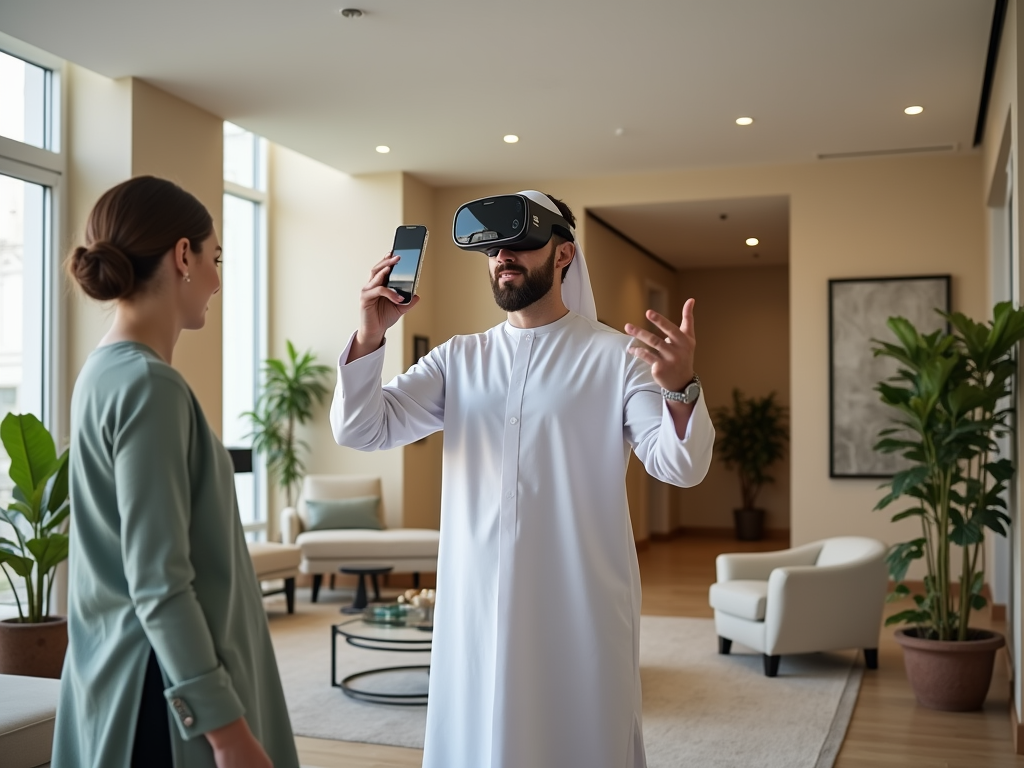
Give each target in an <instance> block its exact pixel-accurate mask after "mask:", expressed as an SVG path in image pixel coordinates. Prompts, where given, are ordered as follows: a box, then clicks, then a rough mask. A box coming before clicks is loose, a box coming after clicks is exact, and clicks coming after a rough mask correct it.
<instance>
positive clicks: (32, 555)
mask: <svg viewBox="0 0 1024 768" xmlns="http://www.w3.org/2000/svg"><path fill="white" fill-rule="evenodd" d="M0 440H2V442H3V445H4V449H5V450H6V451H7V455H8V457H9V458H10V460H11V465H10V470H9V474H10V477H11V480H12V481H13V483H14V489H13V492H12V499H11V501H10V503H9V504H8V505H7V508H6V509H3V508H0V520H2V521H3V522H4V523H6V524H7V526H6V528H7V529H8V530H9V533H6V535H3V536H0V570H2V571H3V575H4V577H5V578H6V580H7V583H8V584H9V585H10V587H11V590H12V591H13V593H14V599H15V603H16V605H17V608H18V617H17V618H16V619H8V620H6V621H0V673H4V674H17V675H31V676H35V677H60V671H61V668H62V667H63V664H64V653H65V651H66V649H67V644H68V634H67V619H65V618H64V617H61V616H52V615H51V614H50V609H51V603H50V599H51V596H52V593H53V582H54V577H55V576H56V572H57V566H58V565H60V564H61V563H62V562H63V561H64V560H65V559H66V558H67V556H68V534H67V532H66V531H67V519H68V516H69V515H70V514H71V504H70V502H69V499H68V452H67V451H64V452H63V453H62V454H60V455H59V456H58V455H57V450H56V447H55V445H54V441H53V438H52V437H51V436H50V433H49V432H48V431H47V430H46V427H44V426H43V425H42V423H41V422H40V421H39V419H37V418H36V417H35V416H33V415H31V414H20V415H19V414H13V413H9V414H7V416H5V417H4V420H3V422H0ZM0 533H2V532H0ZM8 536H10V537H13V538H7V537H8ZM18 586H23V588H24V600H22V598H21V597H20V596H19V591H18Z"/></svg>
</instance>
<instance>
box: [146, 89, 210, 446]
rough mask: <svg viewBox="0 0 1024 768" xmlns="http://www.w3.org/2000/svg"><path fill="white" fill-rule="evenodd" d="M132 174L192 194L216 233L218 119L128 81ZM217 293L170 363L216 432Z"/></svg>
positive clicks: (171, 97)
mask: <svg viewBox="0 0 1024 768" xmlns="http://www.w3.org/2000/svg"><path fill="white" fill-rule="evenodd" d="M131 175H132V176H144V175H150V176H159V177H161V178H165V179H169V180H170V181H173V182H174V183H175V184H178V185H179V186H180V187H182V188H183V189H186V190H188V191H189V192H191V193H192V194H193V195H195V196H196V197H197V198H198V199H199V201H200V202H201V203H202V204H203V205H205V206H206V208H207V210H209V211H210V214H211V215H212V216H213V225H214V228H215V229H216V230H217V232H218V233H220V232H221V231H222V228H221V221H222V216H221V214H222V209H223V207H224V121H223V120H222V119H221V118H219V117H217V116H216V115H212V114H210V113H209V112H206V111H204V110H202V109H199V108H198V107H194V106H192V105H191V104H189V103H188V102H187V101H182V100H181V99H179V98H177V97H175V96H171V95H170V94H168V93H165V92H164V91H161V90H159V89H157V88H154V87H153V86H151V85H149V84H148V83H144V82H143V81H141V80H132V174H131ZM221 349H222V323H221V300H220V296H219V295H217V296H214V297H213V298H212V299H211V300H210V309H209V311H208V312H207V313H206V326H205V327H204V328H203V329H202V330H200V331H184V332H183V333H182V334H181V338H180V339H179V340H178V345H177V346H176V347H175V348H174V367H175V368H177V369H178V370H179V371H181V373H182V374H183V375H184V377H185V379H186V380H187V381H188V383H189V386H191V387H192V390H193V391H194V392H195V393H196V397H198V398H199V402H200V403H201V404H202V406H203V412H204V413H205V414H206V419H207V421H209V422H210V425H211V426H212V427H213V430H214V431H215V432H216V433H217V434H218V435H219V434H220V432H221V411H222V387H221V378H222V375H221V374H222V370H221V366H220V365H219V364H214V365H211V364H210V361H211V360H213V361H220V359H221Z"/></svg>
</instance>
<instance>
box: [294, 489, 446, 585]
mask: <svg viewBox="0 0 1024 768" xmlns="http://www.w3.org/2000/svg"><path fill="white" fill-rule="evenodd" d="M360 496H376V497H378V498H380V499H382V501H381V503H380V505H378V508H377V515H378V517H379V520H380V523H381V525H382V526H384V521H385V520H386V518H385V516H384V503H383V494H382V493H381V481H380V478H379V477H367V476H358V475H307V476H306V479H305V481H304V483H303V488H302V496H301V498H300V499H299V503H298V506H296V507H287V508H285V509H284V510H283V511H282V513H281V539H282V541H284V543H285V544H297V545H298V546H299V547H300V548H301V550H302V560H301V562H300V563H299V570H300V571H301V572H302V573H308V574H311V575H312V576H313V602H314V603H315V602H316V601H317V598H318V597H319V594H320V586H321V585H322V583H323V577H324V574H328V575H330V576H332V577H333V576H334V574H336V573H337V572H338V569H339V568H341V567H343V566H352V565H369V566H385V565H390V566H393V569H394V570H393V571H392V572H393V573H411V574H413V576H414V579H415V581H416V582H417V583H418V582H419V574H420V573H436V572H437V549H438V544H439V542H440V537H441V533H440V531H435V530H432V529H427V528H387V527H384V528H383V529H382V530H375V529H365V528H344V529H331V530H319V531H310V530H307V518H306V507H305V504H306V499H317V500H332V499H351V498H357V497H360Z"/></svg>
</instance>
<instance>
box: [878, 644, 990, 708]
mask: <svg viewBox="0 0 1024 768" xmlns="http://www.w3.org/2000/svg"><path fill="white" fill-rule="evenodd" d="M896 642H897V643H899V644H900V645H902V646H903V663H904V665H905V666H906V668H907V679H908V680H909V681H910V687H911V688H913V689H914V696H916V697H917V703H918V704H920V705H921V706H922V707H928V709H941V710H945V711H946V712H970V711H972V710H976V709H981V708H982V706H983V705H984V704H985V697H986V696H988V687H989V683H991V682H992V665H993V664H994V662H995V658H996V651H998V650H999V649H1000V648H1002V647H1003V646H1004V645H1005V644H1006V641H1005V640H1004V639H1003V636H1002V635H1000V634H999V633H998V632H988V631H985V630H980V629H972V630H970V639H968V640H965V641H963V642H957V641H955V640H924V639H922V638H919V637H917V630H916V629H899V630H897V631H896Z"/></svg>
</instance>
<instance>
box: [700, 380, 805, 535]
mask: <svg viewBox="0 0 1024 768" xmlns="http://www.w3.org/2000/svg"><path fill="white" fill-rule="evenodd" d="M785 418H786V409H785V408H784V407H782V406H781V405H779V404H778V403H777V402H775V393H774V392H772V393H771V394H769V395H767V396H766V397H760V398H758V397H744V395H743V393H742V392H740V390H738V389H734V390H733V392H732V407H731V408H730V407H721V408H716V409H715V411H714V420H715V429H716V431H717V432H718V441H717V445H716V447H715V453H716V455H717V456H718V457H719V458H720V459H721V460H722V461H723V462H725V466H726V468H728V469H730V470H735V471H736V473H737V475H738V476H739V481H740V498H741V506H740V508H739V509H735V510H733V518H734V521H735V524H736V538H737V539H739V540H740V541H757V540H758V539H761V538H763V536H764V517H765V511H764V510H763V509H760V508H759V507H758V506H757V497H758V494H760V492H761V489H762V488H763V487H764V485H765V484H766V483H773V482H775V479H774V478H773V477H772V476H771V475H770V474H769V473H768V470H769V469H770V468H771V466H772V465H773V464H775V463H776V462H777V461H779V459H781V458H782V456H783V452H784V450H785V445H786V440H787V439H788V435H787V434H786V427H785Z"/></svg>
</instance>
